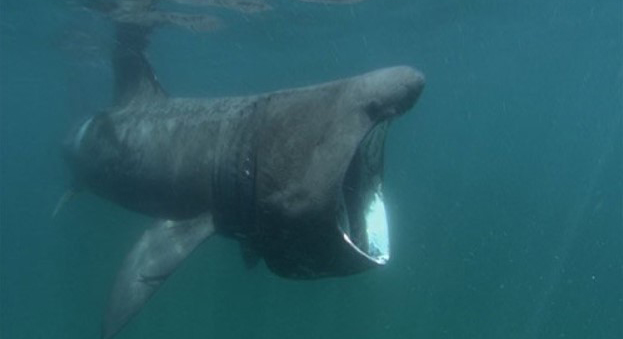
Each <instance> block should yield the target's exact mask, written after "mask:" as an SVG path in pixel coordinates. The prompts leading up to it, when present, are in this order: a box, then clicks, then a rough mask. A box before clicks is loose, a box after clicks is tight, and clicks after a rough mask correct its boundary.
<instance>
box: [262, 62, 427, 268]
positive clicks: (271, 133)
mask: <svg viewBox="0 0 623 339" xmlns="http://www.w3.org/2000/svg"><path fill="white" fill-rule="evenodd" d="M423 87H424V77H423V76H422V74H421V73H419V72H418V71H416V70H414V69H413V68H410V67H402V66H401V67H393V68H387V69H381V70H378V71H374V72H370V73H367V74H364V75H361V76H358V77H354V78H350V79H346V80H342V81H337V82H334V83H329V84H324V85H321V86H316V87H310V88H304V89H300V90H296V91H287V92H280V93H276V94H275V95H273V96H272V97H270V98H269V99H270V100H269V101H270V102H269V103H268V106H269V109H267V115H268V118H267V120H266V123H265V125H264V126H265V129H264V131H265V132H264V134H263V135H262V136H261V137H260V140H261V141H260V143H259V146H258V147H259V149H258V157H257V174H256V175H257V179H256V197H257V215H258V217H257V218H258V225H259V232H258V234H259V238H260V239H259V241H257V242H256V243H259V244H261V247H260V252H261V253H262V254H263V257H264V259H265V261H266V263H267V265H268V267H269V268H270V269H271V270H273V271H274V272H275V273H277V274H279V275H282V276H285V277H289V278H298V279H312V278H321V277H327V276H341V275H348V274H353V273H357V272H361V271H364V270H366V269H369V268H373V267H377V266H379V265H383V264H385V263H386V262H387V261H388V260H389V257H390V247H389V230H388V228H389V226H388V222H387V215H386V209H385V201H384V198H383V160H384V157H383V150H384V142H385V135H386V133H387V130H388V126H389V122H390V121H391V120H392V119H393V118H396V117H398V116H400V115H402V114H404V113H406V112H407V111H408V110H409V109H410V108H411V107H412V106H413V105H414V103H415V102H416V100H417V98H418V97H419V95H420V93H421V91H422V89H423ZM312 97H313V100H312V99H311V98H312Z"/></svg>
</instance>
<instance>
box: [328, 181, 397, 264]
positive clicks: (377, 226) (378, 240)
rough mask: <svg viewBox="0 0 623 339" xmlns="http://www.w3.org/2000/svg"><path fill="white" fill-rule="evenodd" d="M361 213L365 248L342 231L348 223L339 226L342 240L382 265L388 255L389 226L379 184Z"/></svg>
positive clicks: (346, 220) (387, 259)
mask: <svg viewBox="0 0 623 339" xmlns="http://www.w3.org/2000/svg"><path fill="white" fill-rule="evenodd" d="M363 214H364V215H363V216H364V218H363V220H364V222H365V225H363V226H364V231H365V239H366V243H365V244H362V245H365V246H366V247H367V249H366V250H364V249H362V248H360V246H357V245H356V244H355V242H354V241H353V240H352V239H351V237H350V235H349V234H348V233H349V232H344V230H345V229H346V230H349V229H350V227H349V225H342V227H340V228H341V229H342V234H343V236H344V240H345V241H346V242H347V243H348V244H349V245H350V246H352V247H353V248H354V249H355V250H356V251H357V252H359V253H360V254H361V255H363V256H365V257H366V258H368V259H370V260H372V261H374V262H375V263H377V264H379V265H384V264H386V263H387V261H389V257H390V255H389V227H388V224H387V214H386V213H385V204H384V202H383V192H382V190H381V185H380V184H379V185H378V187H377V189H376V190H375V192H374V195H373V199H372V200H371V201H370V202H369V204H368V206H367V207H366V208H365V209H364V210H363ZM343 222H344V221H343ZM345 222H346V223H348V218H346V219H345ZM344 226H346V227H344Z"/></svg>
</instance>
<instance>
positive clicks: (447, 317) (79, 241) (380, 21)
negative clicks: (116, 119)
mask: <svg viewBox="0 0 623 339" xmlns="http://www.w3.org/2000/svg"><path fill="white" fill-rule="evenodd" d="M271 3H272V4H273V6H274V7H275V10H274V11H272V12H270V13H265V14H262V15H259V16H243V15H240V14H237V13H233V12H227V11H223V10H215V11H213V12H214V13H218V14H219V15H221V16H222V17H223V19H224V21H225V22H226V27H225V28H223V29H222V30H220V31H218V32H214V33H209V34H200V33H191V32H188V31H184V30H180V29H172V28H171V29H163V30H160V31H158V32H157V33H156V34H155V35H154V36H153V39H152V46H151V47H150V49H149V53H148V54H149V57H150V60H151V61H152V62H153V64H154V66H155V68H156V71H157V73H158V76H159V78H160V80H161V82H162V83H163V85H164V86H165V87H166V88H167V89H168V90H169V92H170V93H172V94H174V95H180V96H223V95H241V94H249V93H256V92H263V91H270V90H276V89H280V88H287V87H293V86H300V85H307V84H313V83H316V82H322V81H326V80H330V79H335V78H340V77H345V76H350V75H354V74H358V73H362V72H365V71H368V70H371V69H375V68H380V67H385V66H391V65H397V64H407V65H410V66H413V67H417V68H419V69H421V70H422V71H423V72H424V73H425V74H426V77H427V87H426V89H425V92H424V94H423V96H422V97H421V98H420V101H419V102H418V104H417V105H416V107H415V108H414V109H413V110H412V111H411V112H409V113H408V114H407V115H406V116H405V117H403V118H401V119H399V120H397V121H395V122H394V123H393V125H392V126H391V130H390V133H389V138H388V140H387V149H386V158H387V159H386V160H387V162H386V169H385V174H386V182H385V190H386V191H385V194H386V199H387V201H388V203H389V205H388V213H389V214H390V219H391V220H390V222H391V227H392V228H391V237H392V255H393V257H392V260H391V261H390V263H389V264H388V266H386V267H384V268H382V269H378V270H374V271H371V272H368V273H365V274H362V275H358V276H353V277H348V278H341V279H327V280H319V281H313V282H299V281H290V280H284V279H281V278H278V277H276V276H274V275H273V274H271V273H270V272H269V271H268V270H267V269H266V268H265V267H264V266H260V267H258V268H256V269H253V270H250V271H247V270H246V269H245V268H244V265H243V262H242V259H241V258H240V255H239V249H238V246H237V245H236V244H235V243H233V242H231V241H228V240H225V239H211V240H210V241H209V242H208V243H206V244H205V245H204V246H202V247H201V248H199V249H198V250H197V251H196V252H195V253H194V254H193V255H192V257H191V258H189V259H188V260H187V262H186V263H185V264H184V266H183V267H182V268H181V269H180V270H179V271H178V272H177V273H176V274H175V275H174V276H173V277H171V278H170V279H169V280H168V281H167V283H166V284H165V286H164V287H162V288H161V290H160V291H159V292H158V294H157V295H156V296H155V297H154V299H153V300H151V301H150V302H149V304H148V305H147V307H146V308H145V309H144V310H143V311H142V312H141V314H140V315H139V317H137V318H136V319H134V321H132V322H131V324H130V325H129V326H128V327H127V328H126V329H125V330H124V331H123V332H122V333H121V334H120V335H119V336H118V338H120V339H122V338H154V339H155V338H219V339H221V338H222V339H225V338H267V339H268V338H361V339H364V338H366V339H368V338H369V339H373V338H374V339H376V338H427V339H428V338H492V339H493V338H578V339H584V338H607V339H610V338H611V339H618V338H623V201H622V194H623V178H622V175H623V160H622V156H623V149H622V145H623V139H622V138H623V133H622V130H623V127H622V123H623V121H622V114H623V2H621V1H620V0H612V1H609V0H602V1H590V0H567V1H562V0H561V1H537V0H525V1H504V0H498V1H495V0H489V1H484V0H479V1H460V0H425V1H424V0H385V1H383V0H369V1H364V2H361V3H359V4H356V5H343V6H329V5H322V4H313V3H303V2H297V1H294V0H287V1H286V0H282V1H271ZM111 44H112V26H111V24H110V23H109V22H107V21H106V19H104V18H102V17H101V16H99V15H96V14H93V13H89V12H88V11H86V10H84V9H81V8H80V7H79V6H76V5H72V3H71V2H70V1H60V0H58V1H44V0H32V1H18V0H0V159H1V166H2V167H1V172H0V196H1V199H2V200H1V206H0V208H1V209H0V338H2V339H5V338H7V339H12V338H98V337H99V330H100V318H101V315H102V312H103V309H104V305H105V302H106V298H107V295H108V292H109V289H110V285H111V283H112V279H113V278H114V275H115V272H116V270H117V268H118V266H119V265H120V261H121V260H122V259H123V257H124V255H125V253H126V251H127V250H128V248H129V247H130V246H131V244H132V243H133V242H134V240H135V239H136V238H137V237H138V236H139V234H140V233H141V232H142V230H144V228H145V227H146V226H147V225H148V224H149V220H148V219H146V218H144V217H141V216H138V215H135V214H132V213H130V212H127V211H124V210H122V209H120V208H119V207H117V206H115V205H113V204H111V203H108V202H105V201H102V200H100V199H98V198H96V197H93V196H89V195H86V194H84V195H81V196H78V197H77V198H76V199H74V200H73V201H71V203H70V204H68V205H67V206H66V207H65V209H64V210H62V212H61V213H60V214H59V215H58V216H57V218H55V219H51V218H50V214H51V212H52V210H53V209H54V205H55V204H56V201H57V200H58V198H59V197H60V196H61V195H62V194H63V192H64V191H65V189H66V187H67V183H68V180H69V178H68V173H67V171H66V169H65V168H64V165H63V163H62V161H61V157H60V143H61V141H62V139H63V137H64V136H65V133H66V132H67V130H68V129H69V128H70V127H71V126H72V124H74V123H76V121H79V120H80V119H81V118H84V117H87V116H90V115H92V114H94V113H95V112H97V110H99V109H102V108H104V107H106V105H107V104H109V103H110V97H111V82H112V74H111V70H110V63H109V60H108V53H109V51H110V48H111Z"/></svg>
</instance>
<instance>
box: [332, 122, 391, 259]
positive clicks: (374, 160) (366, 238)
mask: <svg viewBox="0 0 623 339" xmlns="http://www.w3.org/2000/svg"><path fill="white" fill-rule="evenodd" d="M388 124H389V123H388V122H381V123H379V124H377V125H376V126H374V127H373V128H372V130H370V132H369V133H368V134H367V135H366V136H365V137H364V138H363V140H362V141H361V143H360V144H359V147H358V148H357V151H356V153H355V155H354V156H353V159H352V160H351V162H350V164H349V166H348V170H347V171H346V174H345V176H344V180H343V184H342V192H341V193H342V199H341V202H340V212H339V213H338V218H339V220H338V223H337V224H338V228H339V231H340V233H341V234H342V237H343V239H344V241H345V242H346V243H347V244H348V245H349V246H350V247H352V249H354V250H355V251H356V252H357V253H358V254H360V255H361V256H363V257H364V258H366V259H367V260H369V261H370V262H371V263H373V264H377V265H384V264H386V263H387V262H388V261H389V258H390V249H389V225H388V222H387V214H386V211H385V201H384V198H383V182H382V177H383V173H382V172H383V148H384V142H385V134H386V131H387V127H388Z"/></svg>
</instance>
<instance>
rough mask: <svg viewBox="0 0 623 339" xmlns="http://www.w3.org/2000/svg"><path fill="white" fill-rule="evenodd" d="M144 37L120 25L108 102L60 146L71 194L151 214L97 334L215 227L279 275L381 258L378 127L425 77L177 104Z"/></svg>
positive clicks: (356, 80) (110, 327)
mask: <svg viewBox="0 0 623 339" xmlns="http://www.w3.org/2000/svg"><path fill="white" fill-rule="evenodd" d="M150 31H151V28H150V27H147V26H145V25H140V24H132V23H117V25H116V38H117V42H116V47H115V48H114V51H113V53H112V65H113V71H114V77H115V99H114V104H113V105H112V106H111V107H110V108H108V109H106V110H104V111H103V112H101V113H99V114H97V115H95V116H93V117H91V118H89V119H88V120H86V121H84V122H83V123H82V124H80V125H79V126H77V127H76V128H75V129H74V130H73V131H72V132H71V134H70V135H69V136H68V138H67V139H66V141H65V143H64V157H65V160H66V162H67V164H68V167H69V168H70V169H71V171H72V173H73V177H74V183H75V184H74V186H75V188H76V189H78V190H88V191H90V192H92V193H94V194H96V195H99V196H101V197H103V198H105V199H109V200H111V201H113V202H115V203H117V204H119V205H121V206H123V207H125V208H127V209H129V210H132V211H136V212H140V213H143V214H145V215H148V216H151V217H154V218H155V219H156V221H155V223H154V225H153V226H152V227H150V228H149V229H148V230H147V231H146V232H145V233H144V234H143V235H142V236H141V237H140V239H139V240H138V242H136V244H135V245H134V247H133V248H132V249H131V250H130V253H129V254H128V256H127V258H126V259H125V261H124V262H123V264H122V267H121V269H120V271H119V273H118V276H117V278H116V281H115V283H114V286H113V288H112V293H111V296H110V300H109V304H108V308H107V311H106V312H105V316H104V320H103V326H102V338H106V339H107V338H111V337H113V336H114V335H115V334H116V333H117V332H118V331H120V330H121V329H122V327H123V326H124V325H125V324H126V323H127V322H128V321H129V320H130V319H131V318H132V317H133V316H134V315H136V314H137V313H138V312H139V310H140V309H141V308H142V307H143V305H144V304H145V303H146V302H147V300H148V299H149V298H150V297H151V296H152V295H153V293H154V292H155V291H156V290H157V289H158V287H159V286H160V285H161V284H162V283H163V282H164V281H165V280H166V279H167V277H169V276H170V275H171V274H172V273H173V272H174V271H175V269H176V268H177V267H178V266H179V265H180V264H181V262H182V261H183V260H184V259H185V258H186V257H187V256H188V255H189V254H190V253H191V252H192V251H193V250H194V249H195V248H196V247H197V246H198V245H200V244H202V243H203V242H205V240H206V239H208V238H210V237H211V236H212V235H215V234H218V235H222V236H226V237H230V238H233V239H236V240H238V241H239V242H240V244H241V245H242V248H243V249H244V251H243V252H244V254H245V255H244V257H245V261H246V262H247V263H248V264H249V265H250V266H252V265H254V264H256V263H257V262H258V261H260V260H263V261H264V262H265V263H266V265H267V267H268V268H269V269H270V270H271V271H273V272H274V273H276V274H278V275H280V276H283V277H286V278H293V279H316V278H322V277H334V276H344V275H350V274H354V273H358V272H362V271H365V270H368V269H371V268H374V267H378V266H380V265H384V264H385V263H386V262H387V261H388V259H389V256H390V253H389V249H390V248H389V238H388V224H387V219H386V214H385V205H384V199H383V149H384V140H385V134H386V132H387V130H388V124H389V122H390V121H391V120H392V119H394V118H396V117H398V116H400V115H402V114H404V113H406V112H407V111H409V109H411V107H412V106H413V105H414V103H415V102H416V100H417V99H418V97H419V95H420V93H421V91H422V89H423V86H424V77H423V76H422V74H421V73H420V72H418V71H417V70H415V69H413V68H411V67H408V66H399V67H391V68H384V69H380V70H376V71H372V72H369V73H366V74H363V75H359V76H355V77H352V78H347V79H342V80H337V81H332V82H328V83H324V84H319V85H315V86H309V87H303V88H295V89H286V90H282V91H277V92H271V93H265V94H259V95H252V96H243V97H226V98H213V99H209V98H176V97H171V96H169V95H168V94H167V93H166V92H165V90H164V89H163V88H162V87H161V85H160V84H159V83H158V81H157V79H156V76H155V75H154V72H153V70H152V67H151V66H150V64H149V62H148V60H147V59H146V57H145V55H144V51H145V48H146V47H147V45H148V35H149V33H150Z"/></svg>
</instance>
